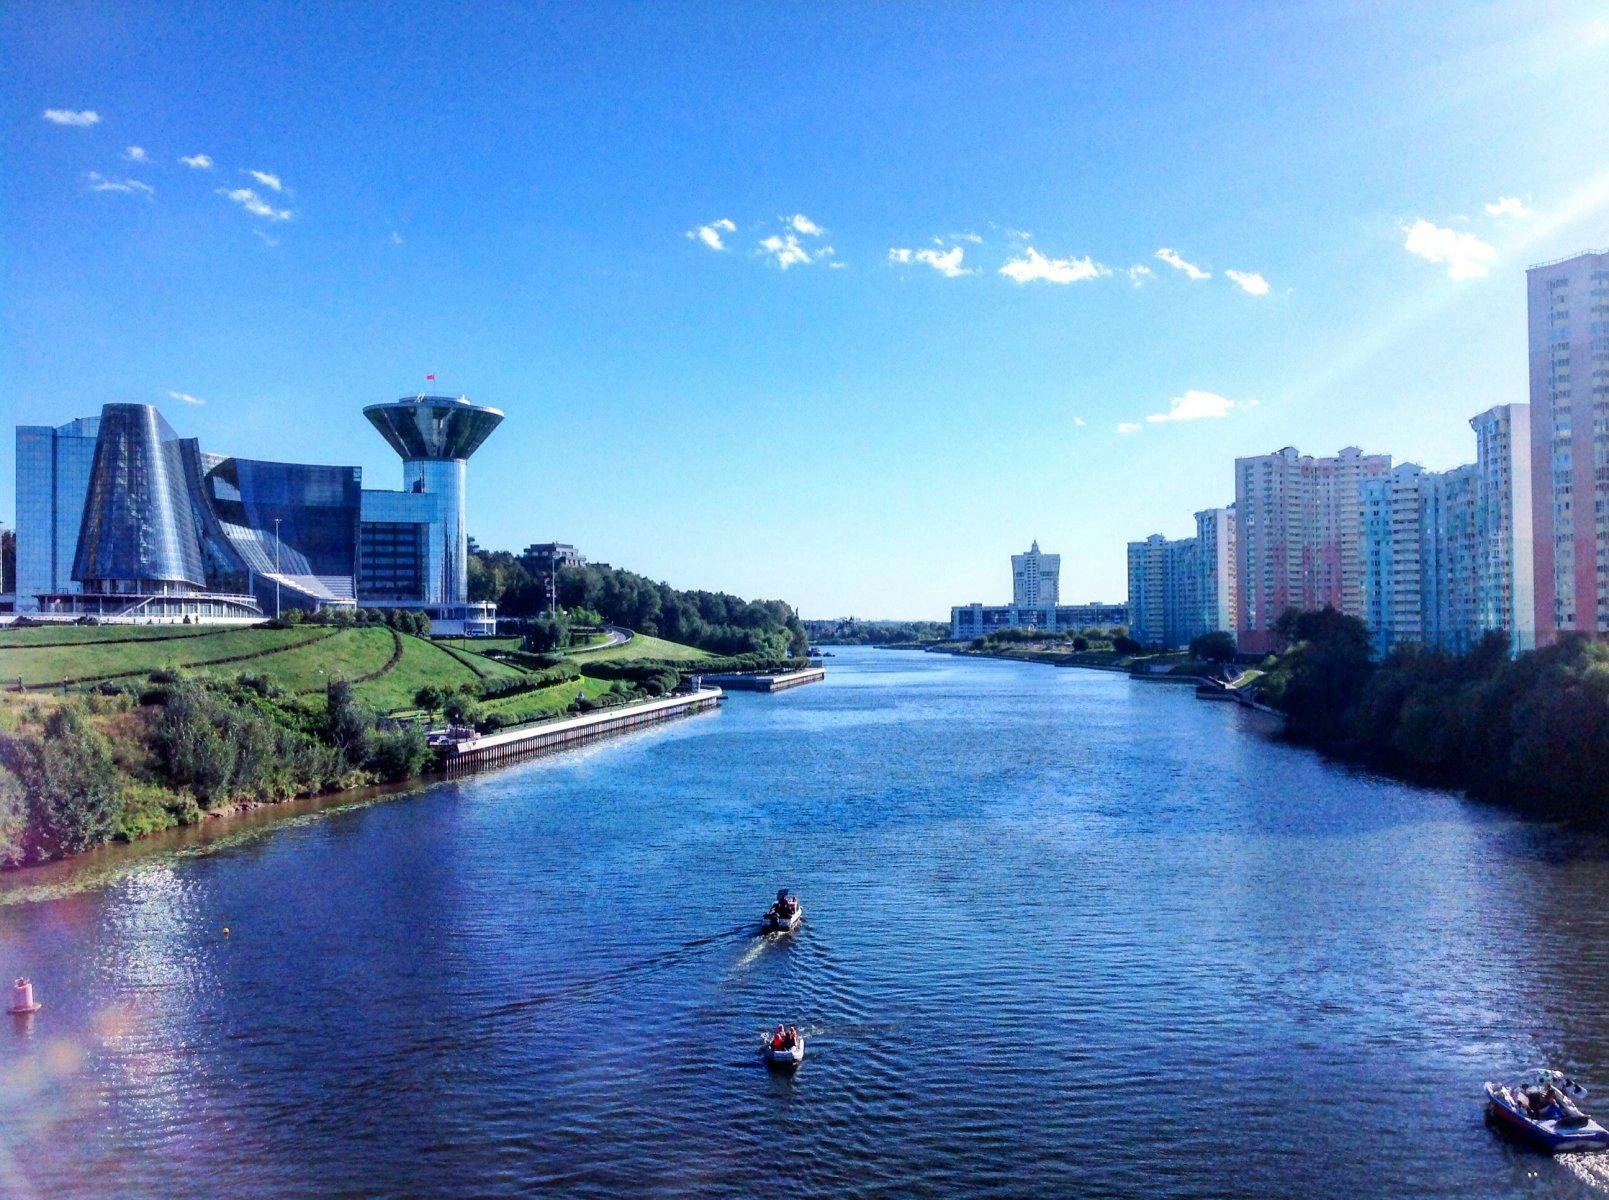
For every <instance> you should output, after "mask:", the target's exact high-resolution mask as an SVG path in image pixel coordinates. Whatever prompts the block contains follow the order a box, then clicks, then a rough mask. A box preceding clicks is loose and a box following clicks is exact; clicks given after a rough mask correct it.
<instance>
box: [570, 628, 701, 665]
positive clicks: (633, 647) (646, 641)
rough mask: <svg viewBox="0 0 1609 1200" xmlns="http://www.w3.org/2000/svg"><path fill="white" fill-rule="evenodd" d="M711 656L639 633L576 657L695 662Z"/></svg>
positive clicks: (580, 659) (581, 659) (580, 658)
mask: <svg viewBox="0 0 1609 1200" xmlns="http://www.w3.org/2000/svg"><path fill="white" fill-rule="evenodd" d="M709 657H711V655H710V654H708V653H707V652H706V651H703V650H698V649H695V648H694V647H692V646H684V645H682V644H681V643H680V642H667V641H665V640H664V639H663V638H656V637H649V636H648V635H647V634H644V633H639V634H638V635H637V636H636V637H634V638H632V639H631V640H630V641H629V642H627V643H626V644H625V645H624V646H610V647H608V648H607V649H604V650H588V651H586V652H585V653H583V654H580V655H578V656H577V657H576V661H577V662H600V661H603V660H605V659H612V658H662V659H664V660H666V661H667V662H697V661H699V660H700V659H705V658H709Z"/></svg>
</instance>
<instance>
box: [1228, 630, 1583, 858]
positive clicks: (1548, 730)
mask: <svg viewBox="0 0 1609 1200" xmlns="http://www.w3.org/2000/svg"><path fill="white" fill-rule="evenodd" d="M1288 625H1289V630H1288V632H1289V633H1290V634H1291V635H1293V637H1294V641H1293V644H1292V645H1291V647H1290V648H1289V649H1288V650H1286V651H1285V652H1284V653H1283V654H1281V655H1280V656H1279V657H1278V658H1277V659H1276V660H1275V661H1274V663H1273V664H1272V666H1271V669H1270V670H1269V672H1268V674H1267V675H1265V676H1264V678H1263V679H1261V680H1259V694H1260V695H1261V696H1262V698H1263V699H1264V700H1266V701H1268V702H1270V703H1272V704H1273V705H1274V706H1275V707H1277V708H1279V709H1281V710H1282V711H1283V712H1285V714H1286V716H1287V718H1288V728H1289V730H1290V732H1291V734H1292V735H1293V736H1295V737H1297V738H1299V739H1301V740H1304V741H1309V742H1312V743H1314V744H1316V745H1318V746H1321V747H1322V748H1324V749H1326V750H1330V751H1332V752H1334V753H1338V754H1342V755H1345V756H1348V757H1353V758H1358V759H1362V760H1364V761H1367V762H1369V763H1370V764H1372V765H1375V766H1378V767H1381V768H1383V769H1386V770H1389V771H1392V772H1394V773H1396V774H1399V775H1403V776H1406V777H1408V778H1411V779H1416V780H1420V781H1423V782H1426V783H1433V784H1436V785H1440V786H1447V787H1460V788H1464V789H1466V790H1468V791H1469V792H1470V794H1471V795H1474V796H1478V797H1480V798H1482V799H1485V800H1490V801H1493V802H1497V803H1502V804H1505V805H1509V806H1511V807H1516V808H1521V809H1524V810H1525V811H1528V812H1531V813H1533V814H1535V815H1538V816H1544V817H1548V818H1552V819H1563V820H1569V821H1572V822H1575V823H1578V824H1583V825H1593V826H1600V827H1601V826H1605V825H1609V645H1604V644H1602V643H1597V642H1591V641H1588V640H1586V639H1585V638H1581V637H1576V636H1570V637H1566V638H1564V639H1562V640H1561V641H1559V642H1558V643H1556V644H1555V645H1552V646H1548V647H1545V648H1543V649H1541V650H1533V651H1527V652H1525V653H1522V654H1520V655H1518V656H1517V657H1516V658H1513V659H1510V658H1509V657H1508V639H1507V637H1506V636H1505V635H1503V634H1501V633H1493V634H1488V635H1487V637H1486V638H1485V639H1484V640H1483V641H1482V642H1480V643H1479V644H1478V645H1477V646H1475V647H1474V648H1473V649H1472V650H1471V651H1470V652H1469V653H1467V654H1462V655H1455V654H1448V653H1445V652H1442V651H1437V650H1424V649H1421V648H1419V647H1417V646H1405V647H1401V648H1399V649H1397V650H1395V651H1393V652H1392V653H1391V654H1390V655H1388V656H1387V657H1386V658H1385V659H1384V660H1383V661H1381V662H1379V663H1371V662H1370V661H1369V656H1368V641H1367V630H1365V629H1364V627H1363V624H1362V622H1360V621H1356V620H1354V619H1353V618H1350V617H1343V616H1341V615H1340V614H1339V613H1335V612H1333V610H1331V611H1330V612H1329V613H1328V614H1322V613H1305V614H1300V615H1299V616H1296V617H1293V618H1292V619H1291V620H1290V621H1289V623H1288ZM1360 631H1361V636H1360Z"/></svg>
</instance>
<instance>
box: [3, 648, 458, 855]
mask: <svg viewBox="0 0 1609 1200" xmlns="http://www.w3.org/2000/svg"><path fill="white" fill-rule="evenodd" d="M288 700H289V697H287V696H285V694H284V693H282V692H280V691H278V690H277V689H276V688H274V687H272V686H271V685H269V684H267V683H265V682H264V681H263V680H262V679H260V678H254V677H251V676H242V677H240V678H239V679H237V680H235V681H234V682H232V683H215V682H203V681H198V680H190V679H185V678H183V677H180V676H177V675H174V674H171V673H165V672H164V673H159V674H158V675H156V676H153V677H152V681H151V682H150V683H149V684H146V685H142V686H140V687H138V688H108V689H105V690H103V691H101V692H97V693H94V694H91V695H89V696H86V697H82V698H80V697H73V698H70V699H67V700H66V701H64V702H63V703H62V704H61V705H60V706H59V707H56V708H54V709H51V710H49V711H48V712H47V711H44V710H43V709H40V708H37V707H36V708H35V709H34V710H33V711H32V712H29V713H25V714H24V716H23V719H22V720H21V722H20V723H19V726H18V728H17V729H16V730H15V731H13V732H11V733H8V734H5V735H3V736H0V865H4V866H11V865H15V864H18V863H24V862H43V861H45V860H48V859H52V858H59V857H61V856H62V855H64V854H73V853H77V852H78V851H81V850H87V849H89V848H90V847H92V846H97V845H100V844H102V843H104V842H109V841H112V840H114V839H123V840H130V839H133V838H136V837H141V836H143V835H145V834H147V833H151V832H154V831H155V830H158V829H166V828H168V827H170V826H173V825H184V824H190V823H192V822H194V821H197V820H199V819H200V818H201V815H202V812H203V810H204V809H208V808H217V807H220V806H224V805H229V804H243V803H256V802H264V801H275V800H288V799H291V798H293V797H296V796H310V795H316V794H318V793H320V792H327V791H333V790H336V789H339V788H346V787H354V786H359V785H361V784H365V783H373V782H380V781H386V780H399V779H406V778H409V777H411V776H413V775H417V774H418V773H419V772H420V771H421V770H423V769H424V766H425V764H426V762H427V761H428V758H429V750H428V748H427V747H426V745H425V737H424V732H423V731H422V730H421V729H419V728H417V727H416V726H413V725H411V724H407V723H401V722H390V721H386V720H384V719H383V718H379V717H377V716H376V715H375V714H374V713H373V712H372V711H370V710H369V709H368V708H367V707H366V706H364V705H362V704H361V703H359V702H358V701H357V700H356V699H355V698H354V696H353V692H352V687H351V685H350V684H347V683H333V684H331V685H330V686H329V688H328V691H327V693H326V696H325V703H324V706H323V708H322V709H319V708H313V709H305V708H302V707H299V706H297V705H295V704H292V703H286V701H288Z"/></svg>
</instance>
